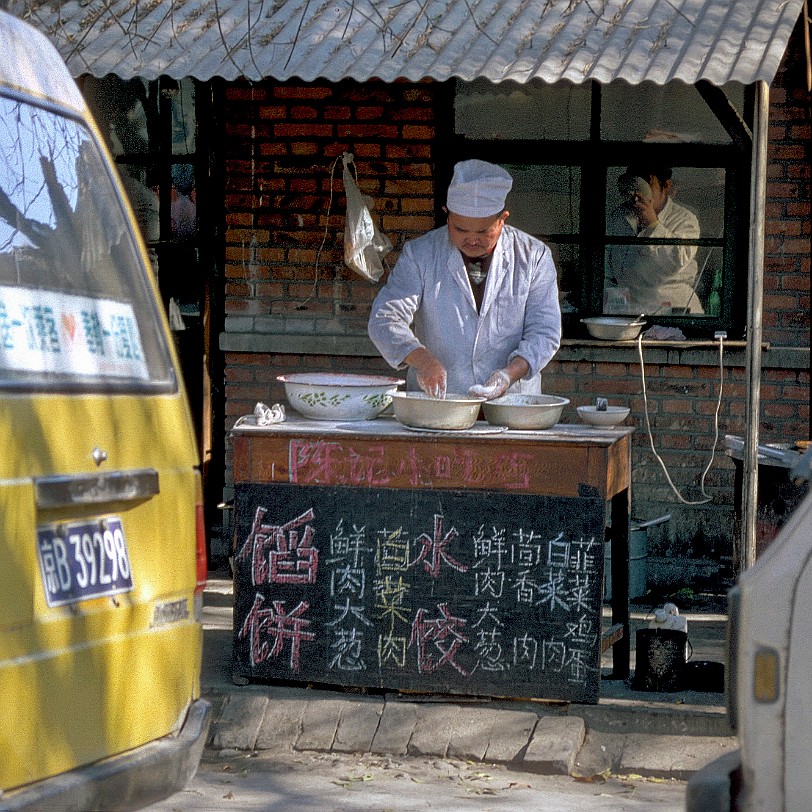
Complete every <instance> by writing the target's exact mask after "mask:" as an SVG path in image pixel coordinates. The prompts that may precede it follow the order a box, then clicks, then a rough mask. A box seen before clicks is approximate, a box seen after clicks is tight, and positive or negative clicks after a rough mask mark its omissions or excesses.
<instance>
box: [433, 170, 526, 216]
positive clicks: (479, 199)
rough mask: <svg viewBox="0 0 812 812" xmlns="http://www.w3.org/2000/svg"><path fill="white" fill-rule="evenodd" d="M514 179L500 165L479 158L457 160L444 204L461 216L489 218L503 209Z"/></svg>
mask: <svg viewBox="0 0 812 812" xmlns="http://www.w3.org/2000/svg"><path fill="white" fill-rule="evenodd" d="M511 186H513V178H512V177H511V176H510V174H509V173H508V172H506V171H505V170H504V169H502V167H501V166H497V165H496V164H490V163H488V162H487V161H479V160H477V159H476V158H473V159H471V160H470V161H460V162H459V163H458V164H457V165H456V166H455V167H454V177H453V178H451V183H450V185H449V187H448V196H447V197H446V207H447V208H448V210H449V211H452V212H454V214H459V215H460V216H461V217H490V216H491V215H492V214H499V213H500V212H501V211H502V210H503V209H504V208H505V198H506V197H507V193H508V192H509V191H510V188H511Z"/></svg>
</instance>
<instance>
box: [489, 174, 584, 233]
mask: <svg viewBox="0 0 812 812" xmlns="http://www.w3.org/2000/svg"><path fill="white" fill-rule="evenodd" d="M503 166H504V167H505V169H507V171H508V172H510V174H511V175H512V176H513V188H512V189H511V190H510V194H508V197H507V202H506V204H505V205H506V206H507V209H508V211H509V212H510V220H509V222H510V224H511V225H513V226H516V227H517V228H520V229H522V231H526V232H528V234H533V235H534V236H537V237H540V236H541V237H543V236H546V235H550V234H577V233H578V231H579V227H578V214H579V204H580V198H581V195H580V187H581V168H580V167H578V166H542V165H539V164H503Z"/></svg>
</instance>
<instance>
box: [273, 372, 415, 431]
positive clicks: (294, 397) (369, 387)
mask: <svg viewBox="0 0 812 812" xmlns="http://www.w3.org/2000/svg"><path fill="white" fill-rule="evenodd" d="M276 380H278V381H281V382H282V383H283V384H285V394H286V395H287V398H288V403H290V405H291V406H292V407H293V408H294V409H295V410H296V411H297V412H298V413H299V414H300V415H302V416H303V417H308V418H310V419H311V420H372V419H373V418H375V417H377V416H378V415H379V414H380V413H381V412H382V411H383V410H384V409H385V408H386V407H387V406H389V404H390V403H391V402H392V394H393V393H394V392H396V391H397V388H398V386H400V385H401V384H403V383H405V381H404V380H402V379H401V378H389V377H386V376H383V375H352V374H343V373H339V372H301V373H296V374H293V375H279V376H277V379H276Z"/></svg>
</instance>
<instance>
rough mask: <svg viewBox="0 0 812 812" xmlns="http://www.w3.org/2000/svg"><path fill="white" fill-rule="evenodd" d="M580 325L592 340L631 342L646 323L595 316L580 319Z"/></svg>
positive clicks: (620, 317)
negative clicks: (583, 326) (584, 327)
mask: <svg viewBox="0 0 812 812" xmlns="http://www.w3.org/2000/svg"><path fill="white" fill-rule="evenodd" d="M581 323H582V324H585V325H586V329H587V332H588V333H589V335H591V336H592V337H593V338H600V339H603V340H604V341H631V340H632V339H635V338H637V336H639V335H640V331H641V330H642V329H643V327H644V325H645V323H646V322H645V321H644V320H641V319H640V318H624V317H623V316H595V317H594V318H589V319H581Z"/></svg>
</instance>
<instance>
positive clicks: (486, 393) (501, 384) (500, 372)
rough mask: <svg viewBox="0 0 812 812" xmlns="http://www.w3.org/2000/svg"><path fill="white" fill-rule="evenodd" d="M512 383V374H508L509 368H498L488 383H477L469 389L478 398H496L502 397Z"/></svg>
mask: <svg viewBox="0 0 812 812" xmlns="http://www.w3.org/2000/svg"><path fill="white" fill-rule="evenodd" d="M511 383H512V381H511V379H510V375H508V373H507V370H504V369H497V370H496V372H494V373H493V374H492V375H491V377H490V378H488V381H487V383H485V384H484V385H479V384H477V385H476V386H472V387H471V388H470V389H469V390H468V394H469V395H473V396H474V397H476V398H485V400H493V399H494V398H500V397H502V395H504V394H505V392H507V390H508V389H509V388H510V384H511Z"/></svg>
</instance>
